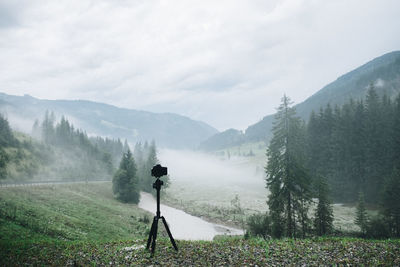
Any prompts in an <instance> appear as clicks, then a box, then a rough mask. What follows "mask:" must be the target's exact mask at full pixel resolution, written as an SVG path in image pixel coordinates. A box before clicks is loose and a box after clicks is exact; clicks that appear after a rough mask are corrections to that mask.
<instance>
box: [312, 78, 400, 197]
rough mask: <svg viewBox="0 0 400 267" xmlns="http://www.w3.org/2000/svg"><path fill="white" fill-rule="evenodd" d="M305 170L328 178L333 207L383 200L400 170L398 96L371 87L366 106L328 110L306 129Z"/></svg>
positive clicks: (349, 104)
mask: <svg viewBox="0 0 400 267" xmlns="http://www.w3.org/2000/svg"><path fill="white" fill-rule="evenodd" d="M306 143H307V145H306V146H307V149H306V154H307V156H306V161H307V162H306V167H307V169H308V170H309V171H310V175H311V177H317V176H319V175H321V176H324V177H326V178H327V180H328V183H329V185H330V187H331V190H332V197H333V198H334V200H335V201H340V202H355V201H357V199H358V193H359V192H360V191H361V192H363V194H364V196H365V201H366V202H367V203H370V204H372V203H378V202H379V201H381V200H382V194H383V192H384V189H385V183H386V182H387V181H388V179H390V177H391V176H392V175H394V173H395V172H396V169H399V168H400V95H399V96H397V98H396V99H395V100H394V101H392V100H391V99H390V98H389V97H388V96H386V95H383V96H382V97H379V95H378V94H377V92H376V90H375V88H374V87H373V86H370V87H369V89H368V92H367V96H366V98H365V101H363V100H359V101H354V100H353V99H350V100H349V101H348V102H347V103H346V104H344V105H343V106H341V107H339V106H335V107H334V108H332V107H331V106H330V105H327V106H326V107H325V108H321V109H320V111H319V112H318V113H316V112H312V113H311V116H310V119H309V122H308V124H307V127H306Z"/></svg>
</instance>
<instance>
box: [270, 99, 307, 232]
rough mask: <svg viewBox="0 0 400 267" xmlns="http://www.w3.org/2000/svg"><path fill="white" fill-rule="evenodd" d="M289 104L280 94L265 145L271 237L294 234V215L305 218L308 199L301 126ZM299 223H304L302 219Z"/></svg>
mask: <svg viewBox="0 0 400 267" xmlns="http://www.w3.org/2000/svg"><path fill="white" fill-rule="evenodd" d="M290 105H291V102H290V99H289V98H288V97H286V96H284V97H283V98H282V103H281V105H280V106H279V108H278V112H277V114H276V115H275V122H274V127H273V137H272V139H271V141H270V144H269V146H268V149H267V158H268V164H267V166H266V168H265V170H266V175H267V177H266V182H267V188H268V189H269V190H270V195H269V197H268V205H269V210H270V215H271V219H272V234H273V235H274V236H275V237H280V236H282V235H285V236H287V237H296V229H297V227H296V216H297V217H300V218H303V219H305V217H304V216H305V214H307V210H306V209H307V205H306V204H307V203H308V202H310V200H311V198H310V190H309V183H310V179H309V175H308V173H307V172H306V170H305V168H304V163H305V162H304V144H305V140H304V134H303V132H304V127H303V125H302V123H301V120H300V119H299V118H298V117H297V116H296V111H295V110H294V109H293V108H292V107H290ZM301 223H302V224H303V225H302V226H303V227H304V223H305V220H304V221H302V222H301Z"/></svg>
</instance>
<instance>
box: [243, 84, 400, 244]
mask: <svg viewBox="0 0 400 267" xmlns="http://www.w3.org/2000/svg"><path fill="white" fill-rule="evenodd" d="M291 104H292V103H291V101H290V99H289V98H288V97H287V96H284V97H283V98H282V103H281V105H280V106H279V108H278V112H277V114H276V115H275V122H274V127H273V137H272V139H271V141H270V144H269V146H268V149H267V158H268V164H267V165H266V167H265V170H266V184H267V188H268V189H269V190H270V192H271V194H270V195H269V197H268V206H269V214H267V215H266V216H265V217H264V218H257V217H253V218H251V219H250V221H249V223H250V226H251V225H253V226H254V229H257V227H260V225H261V229H258V230H257V231H258V232H260V233H261V235H264V236H266V235H271V236H274V237H282V236H287V237H303V238H304V237H306V236H308V235H313V234H317V235H326V234H333V233H334V231H335V229H333V227H332V221H333V219H334V218H333V214H332V207H331V200H332V199H333V200H334V201H335V202H341V203H343V202H348V203H355V202H356V203H357V214H356V216H355V223H356V224H357V225H358V226H359V227H360V229H361V235H362V236H368V237H374V238H382V237H390V236H392V237H399V236H400V199H399V192H400V173H399V171H398V170H399V167H400V146H399V145H400V140H399V138H398V137H399V136H400V127H399V125H400V124H399V122H400V121H399V120H400V95H399V96H397V98H396V99H395V100H394V101H393V102H392V101H391V99H390V98H389V97H387V96H386V95H383V96H382V97H380V96H379V95H378V94H377V92H376V90H375V88H374V87H373V86H370V87H369V88H368V92H367V95H366V98H365V101H363V100H359V101H354V100H351V99H350V100H349V102H348V103H346V104H344V105H343V106H341V107H339V106H335V107H334V108H332V107H331V106H330V105H327V106H326V107H325V108H321V109H320V111H319V113H316V112H312V113H311V116H310V119H309V121H308V123H305V122H304V121H303V120H301V119H300V118H299V117H298V116H297V115H296V110H295V109H294V108H292V107H291ZM312 204H316V208H315V211H314V214H313V216H312V218H310V213H309V210H310V207H311V205H312ZM366 204H368V205H370V206H372V207H373V208H376V209H378V210H379V213H378V215H377V216H374V217H373V218H369V217H368V215H367V213H366ZM257 220H258V221H257ZM336 230H337V229H336ZM257 231H256V232H257Z"/></svg>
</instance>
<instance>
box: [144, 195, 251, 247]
mask: <svg viewBox="0 0 400 267" xmlns="http://www.w3.org/2000/svg"><path fill="white" fill-rule="evenodd" d="M139 208H141V209H144V210H147V211H149V212H151V213H154V214H155V212H156V210H157V201H156V200H155V198H154V197H153V196H152V195H151V194H149V193H144V192H142V193H141V194H140V203H139ZM160 211H161V216H164V217H165V219H166V221H167V223H168V225H169V228H170V230H171V233H172V236H173V237H174V238H175V239H181V240H212V239H213V238H214V236H216V235H243V230H241V229H235V228H231V227H227V226H224V225H220V224H215V223H210V222H207V221H205V220H203V219H201V218H199V217H196V216H192V215H190V214H188V213H186V212H184V211H182V210H178V209H175V208H172V207H169V206H166V205H163V204H161V206H160ZM158 224H159V226H158V227H164V225H162V221H161V220H160V221H159V223H158Z"/></svg>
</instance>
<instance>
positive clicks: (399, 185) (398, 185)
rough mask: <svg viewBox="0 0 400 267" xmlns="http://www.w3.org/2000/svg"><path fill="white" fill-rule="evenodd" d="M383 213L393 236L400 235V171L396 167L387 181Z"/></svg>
mask: <svg viewBox="0 0 400 267" xmlns="http://www.w3.org/2000/svg"><path fill="white" fill-rule="evenodd" d="M382 213H383V216H384V218H385V221H386V222H387V223H388V225H389V230H390V232H391V235H392V236H393V237H400V171H399V170H398V169H397V168H396V169H394V170H393V173H392V174H391V175H390V176H389V177H388V179H387V180H386V181H385V186H384V190H383V194H382Z"/></svg>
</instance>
